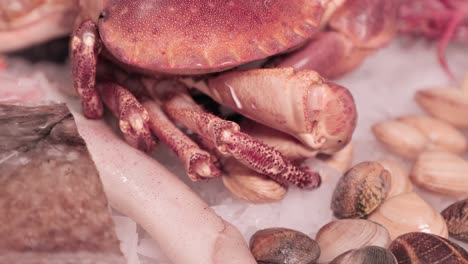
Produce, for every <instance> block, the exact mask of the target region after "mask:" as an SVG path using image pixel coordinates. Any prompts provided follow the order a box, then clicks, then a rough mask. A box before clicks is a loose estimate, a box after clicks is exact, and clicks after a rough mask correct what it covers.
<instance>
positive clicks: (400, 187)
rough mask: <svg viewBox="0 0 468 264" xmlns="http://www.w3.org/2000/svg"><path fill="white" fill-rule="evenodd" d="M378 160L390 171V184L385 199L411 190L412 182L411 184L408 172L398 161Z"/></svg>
mask: <svg viewBox="0 0 468 264" xmlns="http://www.w3.org/2000/svg"><path fill="white" fill-rule="evenodd" d="M378 162H379V163H380V165H382V166H383V167H384V168H385V169H386V170H387V171H388V172H389V173H390V179H391V180H390V182H391V184H390V190H389V191H388V196H387V199H388V198H390V197H393V196H396V195H398V194H401V193H407V192H411V191H412V190H413V184H411V181H410V179H409V172H408V171H407V170H406V169H405V168H404V167H403V165H402V164H401V163H400V162H398V161H396V160H379V161H378Z"/></svg>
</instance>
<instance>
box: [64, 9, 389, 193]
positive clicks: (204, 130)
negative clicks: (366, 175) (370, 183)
mask: <svg viewBox="0 0 468 264" xmlns="http://www.w3.org/2000/svg"><path fill="white" fill-rule="evenodd" d="M80 7H81V9H80V13H79V15H78V22H77V23H76V25H77V27H76V29H75V31H74V33H73V37H72V41H71V48H72V51H71V52H72V67H73V76H74V85H75V88H76V89H77V91H78V93H79V94H80V96H81V98H82V107H83V112H84V114H85V116H86V117H88V118H100V117H101V116H102V114H103V109H104V108H103V106H104V105H106V106H107V107H109V108H110V109H111V111H112V112H113V113H114V115H115V116H116V117H117V118H118V119H119V125H120V128H121V131H122V132H123V134H124V137H125V138H126V139H127V141H128V142H129V143H130V144H131V145H132V146H135V147H137V148H139V149H141V150H144V151H151V150H152V149H153V147H154V146H155V140H154V137H153V135H157V136H158V138H159V139H160V140H162V141H163V142H165V143H167V145H169V146H170V147H171V149H172V150H173V151H174V152H175V153H176V154H177V155H178V156H179V158H180V159H181V160H182V161H183V162H184V165H185V167H186V168H187V174H188V175H189V177H190V178H191V179H192V180H199V179H203V178H210V177H214V176H217V175H218V174H219V169H218V168H217V167H216V166H217V165H218V164H215V162H214V161H215V159H214V158H213V157H212V156H213V155H212V154H210V153H209V152H207V151H205V150H202V149H201V147H198V144H197V143H196V142H194V141H192V140H191V139H190V138H188V137H185V136H183V135H182V134H181V133H180V132H178V130H177V129H178V128H177V127H176V126H174V125H168V121H170V120H175V121H177V122H178V123H179V124H181V125H182V126H183V127H185V128H187V129H189V130H191V131H193V132H195V133H196V134H197V136H198V138H199V139H200V141H204V142H208V145H210V146H213V149H214V150H215V152H218V153H220V154H222V155H228V156H232V157H234V158H236V159H237V160H238V161H239V162H241V163H242V164H244V165H245V166H247V167H249V168H251V169H253V170H255V171H257V172H258V173H261V174H263V175H266V176H268V177H270V178H272V179H274V180H275V181H277V182H279V183H281V184H283V185H289V184H293V185H296V186H298V187H301V188H303V187H305V188H314V187H317V186H318V185H319V184H320V176H319V175H318V174H317V173H316V172H313V171H311V170H309V169H306V168H302V167H298V166H296V165H294V164H292V163H291V162H290V161H289V160H288V159H287V158H285V157H284V155H282V154H281V153H280V152H279V151H277V150H275V149H274V148H272V147H271V146H268V145H266V144H265V143H263V142H261V141H259V140H257V139H255V138H253V137H251V136H249V135H247V134H245V133H243V132H242V131H241V129H240V127H239V126H238V125H237V124H235V123H234V122H231V121H225V120H222V119H221V118H219V117H217V116H214V115H212V114H210V113H207V112H206V111H205V110H204V109H203V108H201V107H200V106H198V105H196V103H195V102H194V101H193V100H192V99H190V96H189V94H190V92H191V91H189V90H188V89H187V88H195V89H196V90H198V91H199V92H202V93H205V94H207V95H208V96H210V97H211V98H212V99H214V100H215V101H216V102H218V103H219V104H221V105H225V106H227V107H229V108H232V109H233V110H234V111H236V112H238V113H240V114H241V115H243V116H246V117H248V118H250V119H253V120H255V121H257V122H259V123H262V124H263V125H266V126H268V127H271V128H274V129H277V130H280V131H282V132H284V133H286V134H289V135H291V136H293V137H295V138H296V139H297V140H299V141H300V142H301V143H302V144H303V145H304V146H305V148H308V149H310V150H311V151H314V152H317V153H319V152H322V153H327V154H332V153H334V152H336V151H338V150H340V149H341V148H343V147H344V146H345V145H346V144H347V143H348V142H349V141H350V139H351V136H352V133H353V131H354V128H355V125H356V118H357V114H356V107H355V104H354V100H353V97H352V95H351V94H350V93H349V91H347V89H345V88H344V87H341V86H339V85H337V84H334V83H332V82H329V81H328V80H326V79H324V78H322V77H321V76H320V75H319V74H317V73H316V72H315V71H312V69H313V70H317V71H318V72H323V73H325V74H326V75H327V76H338V75H340V74H343V73H344V72H346V71H349V70H351V69H352V68H353V67H355V66H356V65H357V64H359V62H360V61H361V60H362V58H363V57H365V56H366V55H367V54H370V53H372V52H373V51H374V50H375V49H377V48H379V47H381V46H383V45H385V44H386V43H388V42H389V41H390V39H391V38H392V37H393V35H394V33H395V31H396V27H395V24H396V11H397V1H393V0H392V1H378V0H347V1H318V0H314V1H304V0H293V1H250V0H249V1H247V0H243V1H227V2H226V1H220V0H217V1H200V0H196V1H195V0H194V1H182V0H179V1H177V0H165V1H143V0H137V1H122V0H120V1H117V0H109V1H91V0H88V1H85V0H83V1H80ZM355 17H360V19H359V20H357V19H355ZM321 30H322V31H323V32H322V33H319V31H321ZM317 47H319V48H317ZM291 52H293V53H294V52H295V53H294V54H293V55H288V53H291ZM297 54H299V55H297ZM278 55H279V56H278ZM298 56H299V57H298ZM271 58H273V59H271ZM269 59H270V60H269ZM265 60H266V63H265ZM109 62H110V63H109ZM250 62H257V64H260V65H262V64H263V66H264V67H267V68H263V69H262V68H260V69H244V70H239V69H237V68H236V67H238V66H241V65H244V64H248V63H250ZM262 62H264V63H262ZM290 66H292V67H294V68H296V69H293V68H290ZM272 67H275V68H272ZM102 68H105V70H100V69H102ZM118 68H120V69H118ZM248 68H252V67H248ZM122 70H123V71H122ZM116 72H118V73H116ZM135 73H136V74H140V75H141V76H142V77H141V78H136V79H135V78H133V77H134V76H135V75H134V74H135ZM130 74H131V76H132V77H131V78H130ZM132 78H133V80H134V81H130V82H129V80H130V79H132ZM125 89H128V90H129V91H130V92H125ZM140 102H143V104H141V103H140ZM157 122H163V125H162V126H163V127H164V129H162V128H160V127H159V125H158V123H157ZM175 135H177V136H175ZM178 138H179V139H178ZM218 153H216V154H215V155H217V154H218Z"/></svg>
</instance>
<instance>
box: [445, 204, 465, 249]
mask: <svg viewBox="0 0 468 264" xmlns="http://www.w3.org/2000/svg"><path fill="white" fill-rule="evenodd" d="M442 217H444V219H445V221H446V223H447V228H448V232H449V234H450V236H452V237H454V238H456V239H459V240H461V241H464V242H468V199H464V200H461V201H458V202H456V203H454V204H452V205H450V206H449V207H447V208H446V209H445V210H443V211H442Z"/></svg>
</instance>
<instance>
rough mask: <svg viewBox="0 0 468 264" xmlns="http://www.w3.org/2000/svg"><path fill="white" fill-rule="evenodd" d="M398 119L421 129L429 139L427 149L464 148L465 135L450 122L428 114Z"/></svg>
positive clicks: (458, 149)
mask: <svg viewBox="0 0 468 264" xmlns="http://www.w3.org/2000/svg"><path fill="white" fill-rule="evenodd" d="M398 120H399V121H401V122H403V123H405V124H408V125H410V126H413V127H416V128H417V129H419V130H421V131H422V132H423V133H424V135H426V137H427V138H428V139H429V141H430V142H429V144H428V146H427V147H426V148H427V149H434V150H446V151H450V152H453V153H462V152H464V151H465V150H466V147H467V140H466V138H465V136H464V135H463V134H462V133H461V132H460V131H459V130H457V129H456V128H455V127H454V126H452V125H451V124H449V123H447V122H444V121H442V120H439V119H436V118H433V117H430V116H416V115H415V116H404V117H400V118H398Z"/></svg>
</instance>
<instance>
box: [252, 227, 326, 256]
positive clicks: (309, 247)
mask: <svg viewBox="0 0 468 264" xmlns="http://www.w3.org/2000/svg"><path fill="white" fill-rule="evenodd" d="M250 250H251V251H252V254H253V256H254V258H255V259H256V260H257V261H258V262H259V263H269V264H283V263H284V264H309V263H315V261H316V260H317V259H318V257H319V255H320V247H319V246H318V244H317V242H315V241H314V240H313V239H311V238H310V237H308V236H307V235H306V234H304V233H301V232H298V231H295V230H292V229H287V228H267V229H263V230H260V231H257V232H256V233H255V234H254V235H253V236H252V237H251V238H250Z"/></svg>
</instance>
